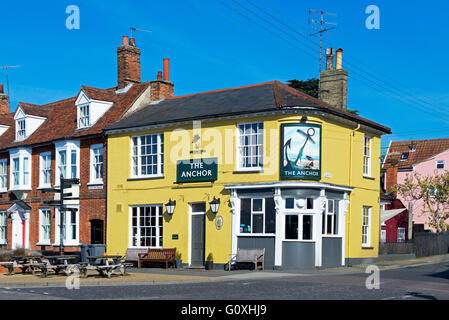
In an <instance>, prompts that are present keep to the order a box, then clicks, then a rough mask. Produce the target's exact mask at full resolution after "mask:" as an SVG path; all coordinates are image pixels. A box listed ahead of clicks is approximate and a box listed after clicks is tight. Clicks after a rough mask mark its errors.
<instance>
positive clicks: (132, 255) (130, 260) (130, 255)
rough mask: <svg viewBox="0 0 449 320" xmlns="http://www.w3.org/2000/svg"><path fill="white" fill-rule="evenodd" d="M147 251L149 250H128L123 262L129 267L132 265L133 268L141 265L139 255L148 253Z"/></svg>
mask: <svg viewBox="0 0 449 320" xmlns="http://www.w3.org/2000/svg"><path fill="white" fill-rule="evenodd" d="M147 251H148V249H147V248H128V249H126V254H125V257H124V258H123V262H125V263H127V266H130V265H129V264H132V265H131V267H132V266H137V264H138V263H139V253H146V252H147Z"/></svg>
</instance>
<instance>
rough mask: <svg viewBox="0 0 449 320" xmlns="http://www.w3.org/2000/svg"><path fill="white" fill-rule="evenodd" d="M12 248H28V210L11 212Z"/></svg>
mask: <svg viewBox="0 0 449 320" xmlns="http://www.w3.org/2000/svg"><path fill="white" fill-rule="evenodd" d="M11 221H12V243H11V248H12V249H19V248H29V243H28V242H29V241H28V239H29V231H30V230H29V228H30V224H29V221H30V214H29V213H28V212H19V211H14V212H11Z"/></svg>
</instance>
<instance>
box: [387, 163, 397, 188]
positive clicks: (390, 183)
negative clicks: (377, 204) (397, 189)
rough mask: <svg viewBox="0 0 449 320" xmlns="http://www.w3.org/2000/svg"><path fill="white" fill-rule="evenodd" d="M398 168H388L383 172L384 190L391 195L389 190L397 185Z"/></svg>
mask: <svg viewBox="0 0 449 320" xmlns="http://www.w3.org/2000/svg"><path fill="white" fill-rule="evenodd" d="M397 181H398V168H388V169H387V171H386V172H385V189H386V191H387V193H391V189H392V188H393V187H394V186H395V185H396V184H397Z"/></svg>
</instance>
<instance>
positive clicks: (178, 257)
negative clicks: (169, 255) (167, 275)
mask: <svg viewBox="0 0 449 320" xmlns="http://www.w3.org/2000/svg"><path fill="white" fill-rule="evenodd" d="M175 259H176V269H180V268H182V253H181V252H178V251H177V252H176V255H175Z"/></svg>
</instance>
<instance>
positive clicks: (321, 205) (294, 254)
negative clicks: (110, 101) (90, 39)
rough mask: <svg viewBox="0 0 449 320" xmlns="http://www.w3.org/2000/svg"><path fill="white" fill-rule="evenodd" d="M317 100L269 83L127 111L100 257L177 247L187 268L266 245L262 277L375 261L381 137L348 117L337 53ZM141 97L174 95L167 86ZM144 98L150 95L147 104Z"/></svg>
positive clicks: (115, 136) (119, 126) (111, 158)
mask: <svg viewBox="0 0 449 320" xmlns="http://www.w3.org/2000/svg"><path fill="white" fill-rule="evenodd" d="M336 56H337V57H336V61H337V63H336V66H335V67H334V62H333V61H334V51H333V50H332V49H328V51H327V69H326V70H325V71H323V72H322V73H321V74H320V78H321V79H320V80H321V88H320V90H321V91H320V99H315V98H313V97H311V96H308V95H306V94H304V93H302V92H299V91H297V90H295V89H293V88H291V87H289V86H287V85H285V84H283V83H281V82H278V81H273V82H267V83H261V84H256V85H250V86H246V87H238V88H232V89H224V90H217V91H211V92H203V93H199V94H192V95H188V96H181V97H175V96H170V95H166V96H165V97H162V98H160V99H157V100H154V99H152V101H151V102H149V103H147V104H144V103H142V104H141V105H142V106H141V107H139V108H136V109H133V110H128V112H127V113H126V114H125V115H124V117H123V118H122V119H121V120H119V121H118V122H116V123H115V124H113V125H111V126H109V127H108V128H107V130H106V135H107V141H108V142H107V159H108V161H107V227H106V230H107V234H106V241H107V252H108V254H118V253H124V252H126V251H127V250H132V249H136V250H140V249H145V248H176V249H177V252H179V253H181V255H182V257H181V258H182V263H183V264H184V265H186V266H191V267H196V266H200V267H201V266H203V265H204V264H205V261H206V260H213V262H214V264H216V265H217V264H218V265H220V264H222V265H224V264H226V263H227V262H228V261H229V258H230V255H231V254H234V253H236V252H237V249H250V248H253V249H256V248H257V249H262V248H264V249H265V252H266V254H265V269H295V268H296V269H300V268H313V267H336V266H343V265H347V264H348V263H357V262H362V261H368V260H372V259H375V258H376V257H377V256H378V243H379V229H380V226H379V207H380V205H379V194H380V180H379V179H380V177H379V176H380V139H381V136H382V135H383V134H388V133H390V129H389V128H387V127H384V126H382V125H380V124H377V123H375V122H372V121H369V120H367V119H364V118H362V117H360V116H357V115H355V114H354V113H351V112H349V111H347V108H346V92H347V80H348V74H347V72H346V71H345V70H344V69H343V68H342V50H340V49H339V50H338V51H337V54H336ZM159 84H160V85H159V86H158V87H153V86H151V87H150V88H149V90H158V92H160V91H164V88H165V89H166V90H165V91H166V92H172V89H173V84H172V83H171V82H169V81H168V78H165V77H164V79H160V83H159ZM152 96H153V95H152V93H151V92H149V94H148V97H152Z"/></svg>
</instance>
